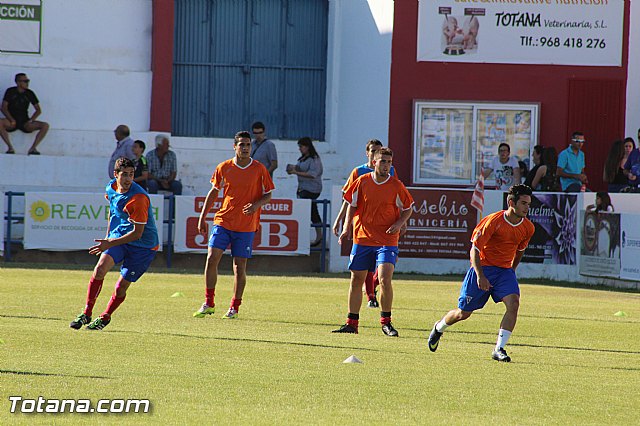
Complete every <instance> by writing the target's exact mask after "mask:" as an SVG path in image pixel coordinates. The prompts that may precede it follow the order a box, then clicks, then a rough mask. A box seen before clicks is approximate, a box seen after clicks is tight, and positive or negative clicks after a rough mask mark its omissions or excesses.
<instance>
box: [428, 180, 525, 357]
mask: <svg viewBox="0 0 640 426" xmlns="http://www.w3.org/2000/svg"><path fill="white" fill-rule="evenodd" d="M507 202H508V204H509V208H508V209H507V210H503V211H499V212H496V213H492V214H490V215H489V216H487V217H485V218H484V219H482V220H481V221H480V223H479V224H478V226H476V228H475V229H474V230H473V237H472V238H471V242H472V243H473V246H472V247H471V254H470V257H471V268H470V269H469V272H467V275H466V277H465V278H464V281H463V283H462V288H461V290H460V297H459V299H458V307H457V308H456V309H454V310H452V311H449V313H447V314H446V315H445V316H444V318H442V319H441V320H440V321H438V322H436V324H435V325H434V327H433V330H432V331H431V334H430V335H429V349H430V350H431V352H435V351H436V349H438V343H439V341H440V337H441V336H442V333H443V332H444V331H445V330H446V329H447V328H448V327H450V326H452V325H453V324H455V323H457V322H459V321H464V320H466V319H467V318H469V317H470V316H471V314H472V313H473V311H475V310H477V309H482V308H483V307H484V305H485V304H486V303H487V301H488V300H489V296H491V297H492V298H493V301H494V302H495V303H498V302H503V303H504V305H505V307H506V309H507V311H506V312H505V314H504V316H503V317H502V322H501V323H500V331H499V333H498V341H497V343H496V347H495V349H494V351H493V353H492V355H491V357H492V358H493V359H495V360H496V361H503V362H509V361H511V358H510V357H509V355H507V351H506V350H505V349H504V347H505V345H506V344H507V341H508V340H509V337H510V336H511V333H512V332H513V329H514V327H515V326H516V320H517V318H518V307H519V306H520V287H519V286H518V280H517V278H516V268H517V267H518V264H519V263H520V259H522V255H523V254H524V250H525V249H526V248H527V245H528V244H529V240H530V239H531V236H532V235H533V232H534V229H535V228H534V226H533V223H531V221H530V220H529V219H527V213H528V212H529V206H530V205H531V188H529V187H528V186H526V185H514V186H512V187H511V188H509V195H508V196H507Z"/></svg>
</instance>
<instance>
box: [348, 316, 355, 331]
mask: <svg viewBox="0 0 640 426" xmlns="http://www.w3.org/2000/svg"><path fill="white" fill-rule="evenodd" d="M347 325H350V326H351V327H353V328H355V329H356V330H357V329H358V320H356V319H351V318H347Z"/></svg>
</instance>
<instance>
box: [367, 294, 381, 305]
mask: <svg viewBox="0 0 640 426" xmlns="http://www.w3.org/2000/svg"><path fill="white" fill-rule="evenodd" d="M367 306H368V307H369V308H379V307H380V304H378V299H376V297H375V296H373V299H370V300H369V303H367Z"/></svg>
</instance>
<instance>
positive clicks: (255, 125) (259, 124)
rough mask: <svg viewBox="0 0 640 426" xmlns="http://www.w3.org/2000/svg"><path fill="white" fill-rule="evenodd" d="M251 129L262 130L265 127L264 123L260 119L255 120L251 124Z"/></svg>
mask: <svg viewBox="0 0 640 426" xmlns="http://www.w3.org/2000/svg"><path fill="white" fill-rule="evenodd" d="M253 129H262V130H264V129H265V127H264V123H263V122H262V121H256V122H255V123H253V124H252V125H251V130H253Z"/></svg>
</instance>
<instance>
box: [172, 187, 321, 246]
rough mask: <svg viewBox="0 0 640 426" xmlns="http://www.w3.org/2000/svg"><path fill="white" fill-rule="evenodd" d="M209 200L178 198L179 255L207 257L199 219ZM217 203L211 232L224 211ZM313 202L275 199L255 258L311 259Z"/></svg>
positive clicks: (210, 221)
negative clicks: (258, 255) (265, 255)
mask: <svg viewBox="0 0 640 426" xmlns="http://www.w3.org/2000/svg"><path fill="white" fill-rule="evenodd" d="M204 200H205V197H194V196H178V197H176V221H175V224H176V225H175V227H176V232H175V241H174V245H173V248H174V251H175V252H176V253H187V252H188V253H206V251H207V243H208V242H209V237H208V236H207V237H205V236H204V235H202V234H200V233H199V232H198V218H199V217H200V212H201V211H202V206H203V205H204ZM221 202H222V199H221V198H218V199H216V201H215V203H214V205H213V208H212V209H211V211H210V212H209V214H208V216H207V219H208V224H209V229H211V226H212V225H213V216H214V214H215V212H216V211H218V209H219V208H220V204H221ZM310 218H311V200H299V199H293V200H291V199H282V198H278V199H272V200H271V202H270V203H269V204H267V205H265V206H264V207H263V208H262V214H261V215H260V230H259V231H258V232H256V236H255V238H254V240H253V253H254V254H272V255H281V256H291V255H308V254H309V242H310V237H309V235H310V233H309V228H310V227H311V220H310Z"/></svg>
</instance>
